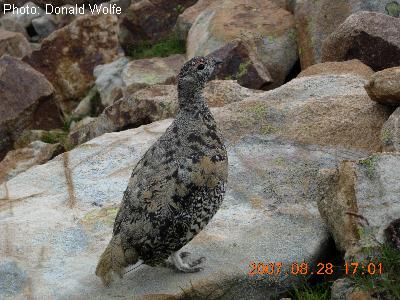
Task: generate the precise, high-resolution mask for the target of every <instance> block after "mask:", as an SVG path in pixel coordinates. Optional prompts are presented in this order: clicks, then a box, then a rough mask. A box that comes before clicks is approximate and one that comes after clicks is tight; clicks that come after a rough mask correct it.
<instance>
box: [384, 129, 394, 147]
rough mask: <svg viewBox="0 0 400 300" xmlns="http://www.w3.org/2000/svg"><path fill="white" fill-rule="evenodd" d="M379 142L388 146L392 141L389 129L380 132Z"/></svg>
mask: <svg viewBox="0 0 400 300" xmlns="http://www.w3.org/2000/svg"><path fill="white" fill-rule="evenodd" d="M381 140H382V142H383V143H384V144H388V143H389V142H390V141H391V140H392V134H391V132H390V130H389V129H386V128H385V129H384V130H382V134H381Z"/></svg>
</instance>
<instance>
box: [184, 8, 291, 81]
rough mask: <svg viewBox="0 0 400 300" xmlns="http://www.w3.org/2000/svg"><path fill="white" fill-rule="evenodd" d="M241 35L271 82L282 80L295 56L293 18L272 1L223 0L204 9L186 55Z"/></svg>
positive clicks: (212, 48) (202, 52)
mask: <svg viewBox="0 0 400 300" xmlns="http://www.w3.org/2000/svg"><path fill="white" fill-rule="evenodd" d="M236 38H240V39H243V40H244V42H245V43H247V44H248V45H249V47H251V48H253V50H254V53H256V54H257V56H258V57H259V60H260V61H262V62H263V64H264V67H265V68H266V69H267V70H268V72H269V73H270V74H271V76H272V79H273V80H274V83H273V84H271V85H269V86H268V89H272V88H275V87H277V86H279V85H281V84H282V83H284V81H285V78H286V76H287V75H288V74H289V73H290V71H291V70H292V68H293V66H294V65H295V63H296V61H297V58H298V55H297V44H296V31H295V25H294V17H293V16H292V14H291V13H290V12H288V11H286V10H285V9H282V8H280V7H279V6H278V5H277V4H275V3H274V2H273V1H271V0H267V1H264V0H255V1H253V0H252V1H250V0H233V1H228V0H224V1H222V2H221V3H220V4H219V5H218V6H211V7H209V8H208V9H206V10H204V11H203V12H202V13H201V14H200V15H199V16H198V17H197V19H196V21H195V22H194V24H193V26H192V27H191V29H190V31H189V34H188V40H187V56H188V57H189V58H191V57H193V56H198V55H207V54H210V53H211V52H213V51H215V50H217V49H219V48H221V47H222V46H224V45H225V44H226V43H228V42H230V41H232V40H234V39H236Z"/></svg>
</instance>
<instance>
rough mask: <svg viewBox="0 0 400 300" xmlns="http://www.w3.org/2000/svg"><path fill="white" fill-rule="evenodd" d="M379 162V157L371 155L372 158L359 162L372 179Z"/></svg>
mask: <svg viewBox="0 0 400 300" xmlns="http://www.w3.org/2000/svg"><path fill="white" fill-rule="evenodd" d="M377 160H378V156H377V155H371V156H370V157H368V158H366V159H363V160H360V161H359V164H360V165H362V166H364V167H365V168H366V169H367V175H368V177H369V178H372V176H373V172H374V165H375V162H376V161H377Z"/></svg>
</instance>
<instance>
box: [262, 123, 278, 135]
mask: <svg viewBox="0 0 400 300" xmlns="http://www.w3.org/2000/svg"><path fill="white" fill-rule="evenodd" d="M277 131H278V130H277V129H276V128H275V127H273V126H271V125H264V126H262V127H261V133H262V134H271V133H276V132H277Z"/></svg>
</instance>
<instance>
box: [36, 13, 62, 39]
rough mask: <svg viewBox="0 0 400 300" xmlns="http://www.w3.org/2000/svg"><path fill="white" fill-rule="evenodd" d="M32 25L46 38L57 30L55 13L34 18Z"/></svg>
mask: <svg viewBox="0 0 400 300" xmlns="http://www.w3.org/2000/svg"><path fill="white" fill-rule="evenodd" d="M32 26H33V28H34V29H35V31H36V33H37V34H38V35H39V37H40V38H45V37H47V36H49V35H50V34H51V33H52V32H54V31H56V30H57V21H56V19H55V17H53V15H45V16H41V17H39V18H35V19H33V20H32Z"/></svg>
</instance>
